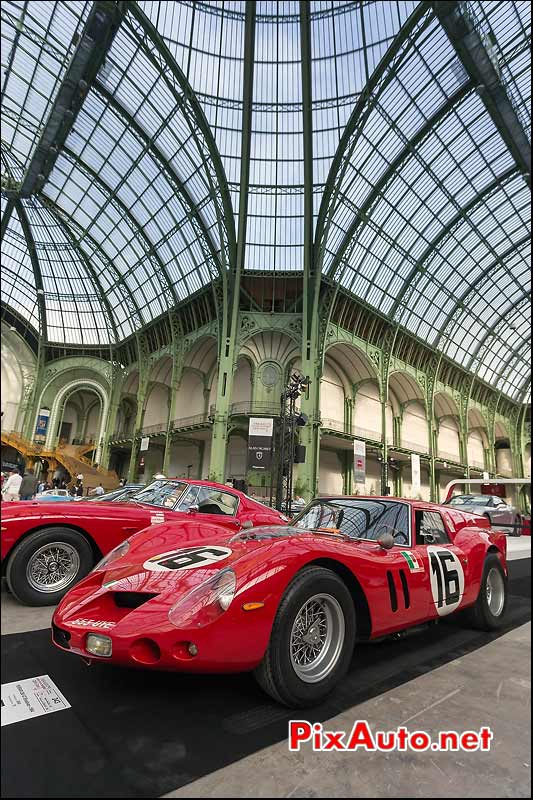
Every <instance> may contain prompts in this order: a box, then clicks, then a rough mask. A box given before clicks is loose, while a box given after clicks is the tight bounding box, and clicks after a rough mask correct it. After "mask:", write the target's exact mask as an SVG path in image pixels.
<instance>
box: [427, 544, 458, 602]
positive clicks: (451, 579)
mask: <svg viewBox="0 0 533 800" xmlns="http://www.w3.org/2000/svg"><path fill="white" fill-rule="evenodd" d="M428 556H429V578H430V581H431V594H432V596H433V603H434V604H435V608H436V611H437V614H438V615H439V617H444V616H446V614H451V613H452V612H453V611H455V610H456V609H457V608H458V607H459V605H460V603H461V600H462V598H463V594H464V590H465V574H464V571H463V565H462V564H461V562H460V560H459V558H458V557H457V556H456V554H455V553H453V552H452V551H451V550H448V549H447V548H446V547H438V546H436V545H430V546H429V547H428Z"/></svg>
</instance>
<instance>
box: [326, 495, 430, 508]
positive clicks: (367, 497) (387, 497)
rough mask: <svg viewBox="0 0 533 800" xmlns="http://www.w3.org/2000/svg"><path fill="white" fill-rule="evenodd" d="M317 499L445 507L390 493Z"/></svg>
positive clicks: (333, 496)
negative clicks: (394, 495) (384, 501)
mask: <svg viewBox="0 0 533 800" xmlns="http://www.w3.org/2000/svg"><path fill="white" fill-rule="evenodd" d="M317 500H325V501H326V502H328V501H331V502H335V500H370V501H371V502H374V501H376V500H387V501H388V502H389V503H407V505H410V506H415V507H416V508H426V509H428V510H436V509H439V508H443V507H444V508H446V506H443V505H442V503H430V502H429V501H427V500H413V499H412V498H411V497H392V496H391V495H375V494H374V495H362V494H338V495H325V496H322V495H321V496H320V497H317Z"/></svg>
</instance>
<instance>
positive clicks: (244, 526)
mask: <svg viewBox="0 0 533 800" xmlns="http://www.w3.org/2000/svg"><path fill="white" fill-rule="evenodd" d="M253 527H254V523H253V522H252V520H251V519H247V520H246V522H243V523H242V525H241V528H242V529H243V530H244V531H249V530H250V528H253Z"/></svg>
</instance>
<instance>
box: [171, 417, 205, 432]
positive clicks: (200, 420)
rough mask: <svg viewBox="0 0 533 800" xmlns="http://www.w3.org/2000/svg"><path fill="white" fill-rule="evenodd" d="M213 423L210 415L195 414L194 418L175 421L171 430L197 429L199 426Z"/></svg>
mask: <svg viewBox="0 0 533 800" xmlns="http://www.w3.org/2000/svg"><path fill="white" fill-rule="evenodd" d="M210 423H211V421H210V418H209V414H205V413H204V414H195V415H194V416H192V417H182V418H181V419H173V420H171V422H170V430H171V431H177V430H184V429H185V428H195V427H198V426H205V425H209V424H210Z"/></svg>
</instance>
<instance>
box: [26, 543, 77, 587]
mask: <svg viewBox="0 0 533 800" xmlns="http://www.w3.org/2000/svg"><path fill="white" fill-rule="evenodd" d="M79 569H80V557H79V555H78V551H77V550H76V549H75V548H74V547H72V545H70V544H67V543H66V542H51V543H50V544H45V545H43V546H42V547H39V548H38V550H36V551H35V553H34V554H33V555H32V556H31V558H30V560H29V561H28V564H27V566H26V579H27V581H28V583H29V585H30V586H31V587H32V589H35V590H36V591H37V592H44V593H46V594H52V593H54V592H59V591H62V590H63V589H66V588H67V586H70V584H71V583H72V582H73V581H74V579H75V577H76V575H77V574H78V572H79Z"/></svg>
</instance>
